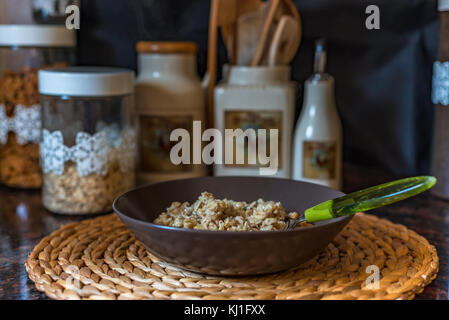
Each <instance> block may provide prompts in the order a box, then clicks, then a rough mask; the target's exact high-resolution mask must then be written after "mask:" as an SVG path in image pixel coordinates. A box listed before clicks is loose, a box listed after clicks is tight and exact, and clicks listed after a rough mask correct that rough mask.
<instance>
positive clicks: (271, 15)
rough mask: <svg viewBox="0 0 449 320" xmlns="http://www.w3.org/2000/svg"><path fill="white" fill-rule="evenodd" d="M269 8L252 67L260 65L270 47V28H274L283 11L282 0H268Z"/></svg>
mask: <svg viewBox="0 0 449 320" xmlns="http://www.w3.org/2000/svg"><path fill="white" fill-rule="evenodd" d="M267 6H268V7H267V15H266V16H265V20H264V24H263V27H262V32H261V34H260V37H259V40H258V42H257V47H256V51H255V52H254V56H253V59H252V61H251V66H258V65H260V63H261V61H262V58H263V55H264V53H265V51H266V50H267V47H268V43H269V33H270V28H272V26H273V22H274V19H275V16H276V13H278V12H279V11H280V10H282V7H281V0H268V4H267Z"/></svg>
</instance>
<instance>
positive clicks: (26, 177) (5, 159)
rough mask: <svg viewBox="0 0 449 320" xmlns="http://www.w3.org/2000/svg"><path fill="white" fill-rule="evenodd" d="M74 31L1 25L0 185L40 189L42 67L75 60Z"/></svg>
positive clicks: (57, 27)
mask: <svg viewBox="0 0 449 320" xmlns="http://www.w3.org/2000/svg"><path fill="white" fill-rule="evenodd" d="M75 42H76V41H75V32H74V31H73V30H67V29H66V28H65V27H62V26H36V25H0V58H1V59H0V183H3V184H4V185H7V186H10V187H18V188H39V187H40V186H41V184H42V175H41V168H40V165H39V139H40V126H41V122H40V119H41V116H40V104H39V91H38V83H37V82H38V77H37V72H38V70H39V69H47V68H52V67H56V66H65V65H68V64H71V63H73V57H74V55H73V53H74V50H73V48H74V46H75Z"/></svg>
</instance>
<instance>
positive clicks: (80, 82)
mask: <svg viewBox="0 0 449 320" xmlns="http://www.w3.org/2000/svg"><path fill="white" fill-rule="evenodd" d="M133 92H134V72H133V71H132V70H129V69H121V68H109V67H68V68H60V69H47V70H40V71H39V93H41V94H45V95H52V96H76V97H102V96H120V95H128V94H132V93H133Z"/></svg>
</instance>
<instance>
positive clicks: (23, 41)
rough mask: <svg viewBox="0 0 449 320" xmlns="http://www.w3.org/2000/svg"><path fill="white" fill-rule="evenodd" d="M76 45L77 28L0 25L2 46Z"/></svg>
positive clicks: (0, 42) (0, 44) (0, 43)
mask: <svg viewBox="0 0 449 320" xmlns="http://www.w3.org/2000/svg"><path fill="white" fill-rule="evenodd" d="M75 45H76V32H75V30H69V29H67V28H66V27H65V26H56V25H33V24H22V25H19V24H5V25H0V46H23V47H74V46H75Z"/></svg>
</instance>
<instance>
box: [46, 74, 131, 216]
mask: <svg viewBox="0 0 449 320" xmlns="http://www.w3.org/2000/svg"><path fill="white" fill-rule="evenodd" d="M133 81H134V73H133V72H132V71H130V70H126V69H118V68H97V67H71V68H65V69H54V70H42V71H40V72H39V92H40V94H41V104H42V141H41V161H42V169H43V186H42V201H43V204H44V207H45V208H47V209H48V210H50V211H52V212H56V213H61V214H94V213H102V212H108V211H110V210H111V209H112V202H113V201H114V199H115V198H116V197H117V196H118V195H120V194H121V193H123V192H125V191H127V190H128V189H130V188H132V187H134V180H135V179H134V169H135V157H136V121H135V114H134V108H133V105H134V96H133V85H134V84H133Z"/></svg>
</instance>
